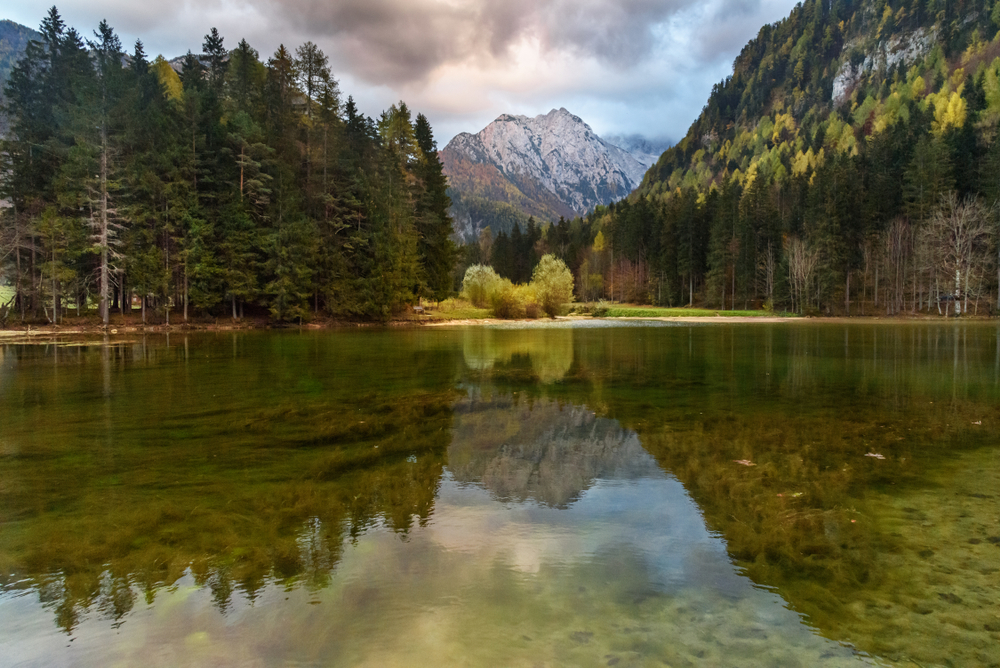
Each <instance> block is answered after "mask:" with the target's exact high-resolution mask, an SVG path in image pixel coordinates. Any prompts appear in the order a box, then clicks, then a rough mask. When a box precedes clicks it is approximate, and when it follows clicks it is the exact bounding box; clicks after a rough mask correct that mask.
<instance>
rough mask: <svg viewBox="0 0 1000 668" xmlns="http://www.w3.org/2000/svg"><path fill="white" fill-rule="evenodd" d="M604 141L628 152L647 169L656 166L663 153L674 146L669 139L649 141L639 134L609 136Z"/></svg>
mask: <svg viewBox="0 0 1000 668" xmlns="http://www.w3.org/2000/svg"><path fill="white" fill-rule="evenodd" d="M604 141H606V142H607V143H609V144H611V145H612V146H617V147H618V148H620V149H622V150H623V151H625V152H627V153H628V154H630V155H631V156H632V157H633V158H635V159H636V160H638V161H639V162H640V163H641V164H642V165H643V166H645V167H646V168H647V169H648V168H649V167H652V166H653V165H655V164H656V161H657V160H659V159H660V156H661V155H663V152H664V151H666V150H667V149H669V148H670V147H671V146H672V145H673V142H671V141H670V140H668V139H648V138H646V137H644V136H642V135H639V134H631V135H607V136H605V137H604Z"/></svg>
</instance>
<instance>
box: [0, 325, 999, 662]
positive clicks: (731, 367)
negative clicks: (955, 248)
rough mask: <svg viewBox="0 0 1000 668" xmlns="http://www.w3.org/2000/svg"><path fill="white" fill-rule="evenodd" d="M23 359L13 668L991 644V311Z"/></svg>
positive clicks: (287, 341)
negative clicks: (885, 319) (855, 321)
mask: <svg viewBox="0 0 1000 668" xmlns="http://www.w3.org/2000/svg"><path fill="white" fill-rule="evenodd" d="M2 351H3V352H2V355H3V356H2V358H0V409H2V411H3V412H2V415H3V421H2V423H0V472H2V477H0V480H2V482H0V573H2V574H3V580H2V593H0V656H3V657H4V659H3V661H2V663H4V664H5V665H7V664H10V665H53V664H56V665H116V664H117V665H136V664H139V663H141V664H143V665H178V664H185V665H344V666H355V665H371V666H375V665H379V666H381V665H532V666H534V665H677V666H680V665H706V664H707V665H733V666H747V665H760V666H772V665H774V666H784V665H788V666H795V665H801V666H811V665H831V666H839V665H870V664H884V665H890V664H899V665H913V661H917V662H918V663H919V664H920V665H949V664H950V665H990V664H991V663H996V662H998V661H1000V657H997V655H996V649H995V647H996V646H997V641H998V640H1000V627H994V623H997V624H1000V617H998V616H997V613H998V612H1000V610H998V609H997V607H996V604H995V601H996V600H998V598H1000V596H998V594H1000V591H998V589H1000V586H998V580H1000V576H998V572H1000V571H998V566H1000V545H997V544H996V543H994V542H993V541H992V540H991V539H992V538H994V537H996V536H997V535H998V534H1000V514H998V512H997V511H998V502H997V499H998V490H1000V476H998V472H1000V456H998V448H997V442H996V439H995V437H994V434H995V433H996V432H995V426H996V424H997V418H998V411H997V406H998V405H997V401H996V400H997V398H998V394H1000V386H998V380H1000V347H998V345H997V331H996V328H995V327H987V326H982V325H973V326H965V327H955V326H952V325H933V326H926V325H920V326H916V325H904V326H870V325H846V326H840V325H838V326H835V327H830V326H815V325H802V324H787V325H786V324H781V325H777V326H768V325H752V326H738V325H726V326H718V327H687V326H684V327H649V328H637V327H630V328H607V327H604V328H601V329H566V328H553V329H547V328H532V329H530V330H526V331H519V330H513V331H508V330H499V329H481V328H469V329H441V330H420V331H403V332H360V333H355V332H334V333H308V334H299V333H281V334H266V333H248V334H241V335H230V334H226V335H220V336H198V337H194V336H191V337H177V336H171V338H170V341H169V343H168V342H167V341H166V340H165V339H149V338H147V339H146V340H144V341H143V340H136V341H131V342H124V343H116V342H111V345H107V346H103V345H96V346H94V345H92V346H83V347H80V346H69V347H55V346H49V347H47V348H42V347H17V346H7V347H4V348H2ZM977 422H978V423H979V424H975V423H977ZM869 453H870V454H879V455H881V456H882V458H881V459H879V458H876V457H868V456H866V455H867V454H869ZM735 460H740V461H745V462H750V463H752V464H753V466H746V465H744V464H741V463H738V461H735ZM997 542H1000V541H997ZM994 629H996V630H994Z"/></svg>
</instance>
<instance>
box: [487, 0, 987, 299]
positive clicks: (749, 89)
mask: <svg viewBox="0 0 1000 668" xmlns="http://www.w3.org/2000/svg"><path fill="white" fill-rule="evenodd" d="M998 28H1000V3H997V2H993V1H992V0H989V1H988V2H965V1H962V0H949V1H946V2H941V1H940V0H911V1H908V2H901V3H899V4H898V5H890V3H888V2H885V1H884V0H881V1H879V2H875V3H862V2H852V1H850V0H834V1H833V2H827V1H824V0H806V1H805V2H803V3H801V4H799V5H798V6H796V8H795V9H794V10H793V11H792V13H791V14H790V15H789V16H788V17H787V18H786V19H784V20H782V21H780V22H778V23H775V24H771V25H766V26H764V27H763V28H762V29H761V31H760V33H759V35H758V37H757V38H755V39H754V40H751V42H750V43H749V44H747V45H746V46H745V47H744V49H743V51H742V53H741V54H740V56H739V57H738V58H737V60H736V62H735V64H734V69H733V74H732V75H731V76H729V77H727V78H726V79H725V80H724V81H722V82H720V83H719V84H717V85H716V86H715V87H714V89H713V92H712V95H711V96H710V98H709V100H708V102H707V104H706V105H705V107H704V109H703V111H702V114H701V115H700V117H699V118H698V119H697V120H696V121H695V122H694V123H693V124H692V126H691V128H690V130H689V131H688V134H687V136H686V137H685V138H684V139H683V140H682V141H681V142H679V143H678V144H677V145H675V146H674V147H672V148H670V149H669V150H668V151H666V152H665V153H664V154H663V155H662V156H661V158H660V160H659V162H658V163H657V164H656V165H654V166H653V167H652V168H651V169H650V170H649V172H648V173H647V174H646V177H645V179H644V181H643V183H642V185H641V186H640V188H639V189H637V191H636V192H634V193H632V194H631V195H630V196H629V197H628V198H626V199H625V200H623V201H620V202H617V203H615V204H613V205H611V206H609V207H607V208H602V207H599V208H598V209H597V210H596V211H594V212H592V213H591V214H589V215H588V216H586V217H585V218H582V219H579V218H578V219H576V220H573V221H570V222H565V221H563V222H562V223H559V224H556V225H552V226H549V227H547V228H546V229H545V230H544V231H543V232H542V233H540V235H539V237H540V243H539V245H538V248H536V247H534V246H532V247H531V248H529V249H528V250H527V252H528V254H529V262H530V260H531V258H535V257H540V254H541V253H544V252H553V253H555V254H557V255H558V256H559V257H561V258H563V259H564V260H566V262H567V264H568V265H569V266H570V268H571V269H572V270H573V272H574V275H575V276H576V282H577V283H576V285H577V294H578V295H580V296H581V298H582V299H594V298H605V299H613V300H615V301H629V302H638V303H655V304H662V305H670V306H683V305H685V304H696V305H704V306H710V307H712V308H724V309H744V308H748V307H749V308H769V309H774V310H779V311H794V312H799V313H816V314H850V315H886V314H890V315H891V314H901V313H918V312H923V313H927V312H930V313H941V314H945V313H951V314H955V313H964V312H966V311H969V312H972V313H979V314H985V313H992V312H995V311H996V309H1000V258H998V253H1000V227H998V226H1000V217H998V215H997V208H996V202H997V201H998V199H1000V141H998V132H997V131H998V123H1000V36H998V33H997V29H998ZM921 54H922V55H921ZM519 235H520V233H519ZM520 236H523V235H520ZM529 236H530V235H529ZM485 241H486V243H482V242H481V243H480V244H478V247H477V248H475V249H472V250H471V251H469V253H471V255H473V256H476V261H481V260H482V256H483V252H484V250H485V249H487V248H488V247H489V246H490V243H489V242H492V243H493V245H494V246H495V247H499V246H501V244H500V243H499V239H496V240H494V239H492V238H489V239H486V240H485ZM496 263H497V264H499V265H501V266H506V264H508V263H506V261H505V260H503V259H500V260H497V261H496ZM510 271H512V270H510V269H499V268H498V272H499V273H501V275H507V274H505V272H510Z"/></svg>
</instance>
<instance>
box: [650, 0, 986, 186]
mask: <svg viewBox="0 0 1000 668" xmlns="http://www.w3.org/2000/svg"><path fill="white" fill-rule="evenodd" d="M996 6H997V3H996V0H988V1H987V2H972V1H971V0H956V1H955V2H946V3H941V2H938V1H937V0H911V1H909V2H905V3H899V4H896V5H890V4H889V3H887V2H885V0H879V1H878V2H861V1H859V0H835V1H833V2H830V1H829V0H826V1H823V0H806V2H803V3H801V4H799V5H798V6H796V7H795V9H793V10H792V12H791V14H790V15H789V16H788V17H787V18H785V19H784V20H782V21H779V22H777V23H774V24H769V25H766V26H764V27H763V28H761V30H760V32H759V34H758V36H757V37H756V38H755V39H753V40H751V41H750V42H749V43H748V44H747V45H746V46H745V47H744V48H743V50H742V52H741V53H740V55H739V56H738V57H737V59H736V62H735V63H734V65H733V74H732V75H731V76H729V77H727V78H726V79H725V80H724V81H722V82H720V83H718V84H716V85H715V87H714V88H713V90H712V94H711V96H710V97H709V99H708V102H707V104H706V105H705V107H704V109H703V111H702V113H701V115H700V116H699V117H698V119H697V120H695V122H694V123H693V124H692V125H691V127H690V129H689V130H688V133H687V135H686V136H685V137H684V138H683V139H682V140H681V141H680V142H678V143H677V144H676V145H675V146H674V147H672V148H671V149H669V150H668V151H666V152H665V153H664V154H663V155H662V156H661V157H660V159H659V160H658V161H657V163H656V165H655V166H654V167H653V168H652V169H651V170H650V171H649V173H648V174H647V175H646V177H645V180H644V184H643V187H642V188H641V189H640V191H639V193H637V196H638V195H640V194H649V193H653V192H669V191H670V190H672V189H673V188H676V187H677V186H690V187H698V188H700V189H705V188H707V187H709V186H710V185H711V184H712V183H713V182H715V183H717V182H719V181H720V180H721V179H724V178H727V177H731V176H733V175H736V176H737V179H738V180H742V179H745V177H746V175H747V173H748V170H749V169H751V168H754V169H755V170H757V171H759V170H760V169H766V170H767V171H768V176H769V177H770V176H774V172H775V170H777V169H778V167H779V165H781V166H783V168H784V171H785V172H794V173H796V174H799V173H802V172H803V171H804V170H805V169H806V167H807V166H808V167H809V169H815V168H816V167H817V166H819V165H820V164H821V163H822V162H823V161H824V160H825V159H829V158H831V157H832V156H834V155H839V154H849V155H852V156H853V155H857V153H858V152H859V151H860V150H862V149H863V146H862V144H863V143H865V142H868V141H871V140H872V139H873V138H874V137H876V136H877V135H879V134H880V133H882V132H884V131H885V130H887V129H889V128H891V127H892V126H894V125H896V124H897V123H904V124H905V123H908V122H909V121H910V120H911V114H910V113H909V112H910V111H912V110H914V109H916V110H919V111H921V112H927V113H930V114H931V115H932V117H933V119H934V122H935V123H937V125H936V126H935V128H934V129H933V131H934V132H935V133H936V134H938V135H941V134H943V129H944V128H943V126H941V123H942V121H945V124H946V125H948V124H949V122H948V121H946V120H945V116H946V115H947V114H948V105H949V104H958V101H959V99H961V100H963V101H964V102H965V105H964V106H963V112H964V113H967V112H969V111H972V109H971V108H969V103H970V102H973V103H974V104H979V102H978V101H976V100H972V99H970V95H974V96H984V95H987V94H988V91H986V90H985V88H984V86H986V87H987V88H988V87H989V86H991V85H995V83H994V82H995V79H994V77H995V76H996V72H995V68H994V66H993V62H994V59H995V58H996V57H997V55H1000V48H998V43H997V39H996V38H995V37H994V35H996V34H997V27H998V26H1000V10H998V9H997V8H996ZM993 95H994V96H995V95H996V94H995V93H994V94H993ZM955 96H957V97H956V98H955V100H952V98H953V97H955ZM983 102H986V100H985V99H984V100H983ZM997 102H998V103H1000V98H998V99H997ZM957 111H958V110H957V109H955V108H953V109H952V113H953V114H954V113H955V112H957ZM976 111H979V110H978V109H976ZM993 114H994V112H993V111H990V112H989V113H988V116H989V118H983V119H979V120H980V121H982V122H981V123H979V127H978V128H977V131H978V132H979V134H980V136H981V138H987V139H990V138H991V137H990V136H989V135H991V133H992V131H993V130H992V126H993V125H995V120H996V119H995V118H994V116H993ZM953 120H956V121H957V117H956V118H955V119H953ZM970 120H972V119H970ZM950 126H951V127H963V126H964V120H963V122H962V123H956V122H950ZM987 126H989V129H987ZM939 130H942V131H939ZM984 133H985V134H984ZM820 150H823V156H822V157H821V156H819V152H820ZM737 172H738V174H737ZM777 176H778V177H779V178H780V177H781V174H780V173H779V174H777Z"/></svg>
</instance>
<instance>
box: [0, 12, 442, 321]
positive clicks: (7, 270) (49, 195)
mask: <svg viewBox="0 0 1000 668" xmlns="http://www.w3.org/2000/svg"><path fill="white" fill-rule="evenodd" d="M40 32H41V37H40V39H39V40H38V41H34V42H31V43H30V44H29V46H28V48H27V51H26V52H25V55H24V57H23V58H22V59H21V60H20V61H19V62H18V63H17V65H16V66H15V67H14V69H13V71H12V72H11V75H10V79H9V81H8V83H7V86H6V89H5V95H6V109H5V111H6V113H7V115H8V117H9V119H10V124H11V125H10V132H9V134H8V136H7V138H6V140H5V141H4V142H3V145H2V157H3V161H4V164H3V168H2V170H0V200H6V202H7V203H9V204H10V206H9V207H6V208H2V209H0V272H2V276H0V278H3V279H5V280H6V281H7V282H9V283H10V284H11V285H12V286H13V287H14V289H15V291H16V300H15V302H14V303H13V304H11V305H10V308H11V311H12V312H13V313H14V314H16V317H19V318H23V319H25V320H29V321H30V320H32V319H34V320H40V319H47V320H49V321H52V322H58V321H59V319H60V316H61V314H62V313H63V312H64V311H65V310H66V309H67V308H73V309H76V308H77V307H78V306H81V305H82V306H86V305H88V304H98V305H99V310H100V312H101V314H102V316H103V318H104V321H105V322H107V318H108V314H109V312H110V311H112V310H114V309H119V310H121V311H127V310H129V309H130V308H131V304H132V303H133V301H136V302H137V303H138V304H139V307H138V308H140V309H141V310H142V313H143V317H144V318H145V317H146V316H147V314H148V313H150V314H153V316H152V317H156V318H157V319H158V320H160V321H163V320H167V319H169V318H170V317H171V316H170V312H171V311H173V313H174V315H173V317H174V318H187V317H188V316H189V315H190V314H192V313H194V312H200V313H208V314H213V315H231V316H232V317H234V318H236V317H242V315H243V314H244V311H245V309H247V308H249V309H250V310H251V311H256V312H258V313H269V314H270V316H271V317H272V318H273V319H275V320H278V321H282V320H294V319H302V318H309V317H312V316H313V315H315V314H318V313H326V314H332V315H335V316H355V317H362V318H375V319H384V318H387V317H389V316H390V315H391V314H392V313H394V312H398V311H400V310H401V309H403V308H404V307H405V306H406V305H407V304H409V303H412V302H413V301H415V300H416V299H418V298H419V297H421V296H425V297H437V298H440V297H442V296H444V295H446V294H448V292H449V291H450V289H451V283H452V276H451V272H452V269H453V266H454V257H455V255H454V247H453V245H452V242H451V240H450V235H451V231H452V229H451V219H450V218H449V216H448V213H447V211H448V206H449V202H448V198H447V196H446V194H445V191H446V188H447V183H446V180H445V178H444V176H443V174H442V170H441V163H440V161H439V159H438V157H437V146H436V142H435V141H434V137H433V133H432V130H431V127H430V125H429V123H428V122H427V119H426V118H425V117H424V116H422V115H418V116H417V117H416V119H415V120H414V119H413V118H412V117H411V112H410V110H409V109H408V108H407V106H406V105H405V104H404V103H402V102H401V103H399V104H398V105H393V106H392V107H391V108H390V109H389V110H387V111H386V112H383V114H382V116H381V117H380V118H379V119H378V120H377V121H375V120H372V119H370V118H367V117H365V116H363V115H361V114H359V113H358V111H357V109H356V108H355V105H354V103H353V101H352V100H351V99H350V98H348V100H347V102H346V103H344V102H343V101H342V99H341V94H340V90H339V87H338V84H337V81H336V80H335V79H334V77H333V75H332V73H331V72H330V69H329V66H328V61H327V58H326V56H325V55H324V54H323V52H322V51H320V50H319V49H318V48H317V47H316V46H315V45H314V44H312V43H310V42H307V43H306V44H304V45H302V46H301V47H299V48H297V49H296V50H295V51H294V53H293V52H292V51H290V50H288V49H286V48H285V47H284V46H282V47H280V48H279V49H278V50H277V51H276V52H275V53H274V54H273V55H272V56H271V57H270V58H268V59H267V60H266V62H262V61H261V59H260V57H259V55H258V53H257V51H256V50H254V49H253V48H252V47H251V46H250V45H249V44H248V43H247V42H246V41H245V40H243V41H240V42H239V44H238V45H237V46H236V48H234V49H232V50H229V49H227V48H226V47H225V46H224V45H223V38H222V36H221V35H219V34H218V32H217V31H216V30H215V29H212V30H211V32H210V33H209V34H208V35H206V36H205V39H204V44H203V53H201V54H197V55H196V54H191V53H189V54H188V55H187V56H186V57H185V59H184V63H183V68H182V71H181V73H180V74H179V75H178V73H177V72H175V71H174V70H173V69H172V68H171V67H170V65H169V64H168V63H167V62H166V61H165V60H163V58H157V59H155V60H153V61H152V62H150V60H149V59H148V58H147V56H146V54H145V53H144V51H143V48H142V43H141V42H137V43H136V44H135V46H134V48H133V50H132V52H131V53H130V54H127V55H126V54H125V53H124V49H123V48H122V45H121V43H120V41H119V39H118V37H117V36H116V35H115V33H114V31H113V30H112V28H111V27H110V26H108V25H107V23H105V22H102V23H101V24H100V26H98V28H97V30H96V31H95V33H94V38H93V39H90V40H85V39H84V38H83V36H82V35H81V34H80V33H78V32H77V31H76V30H75V29H73V28H69V27H67V26H66V25H65V24H64V22H63V21H62V19H61V17H60V16H59V13H58V11H57V10H56V9H55V8H53V9H52V10H51V11H50V12H49V14H48V15H47V16H46V18H45V19H44V20H43V22H42V26H41V31H40ZM8 317H10V316H8Z"/></svg>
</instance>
